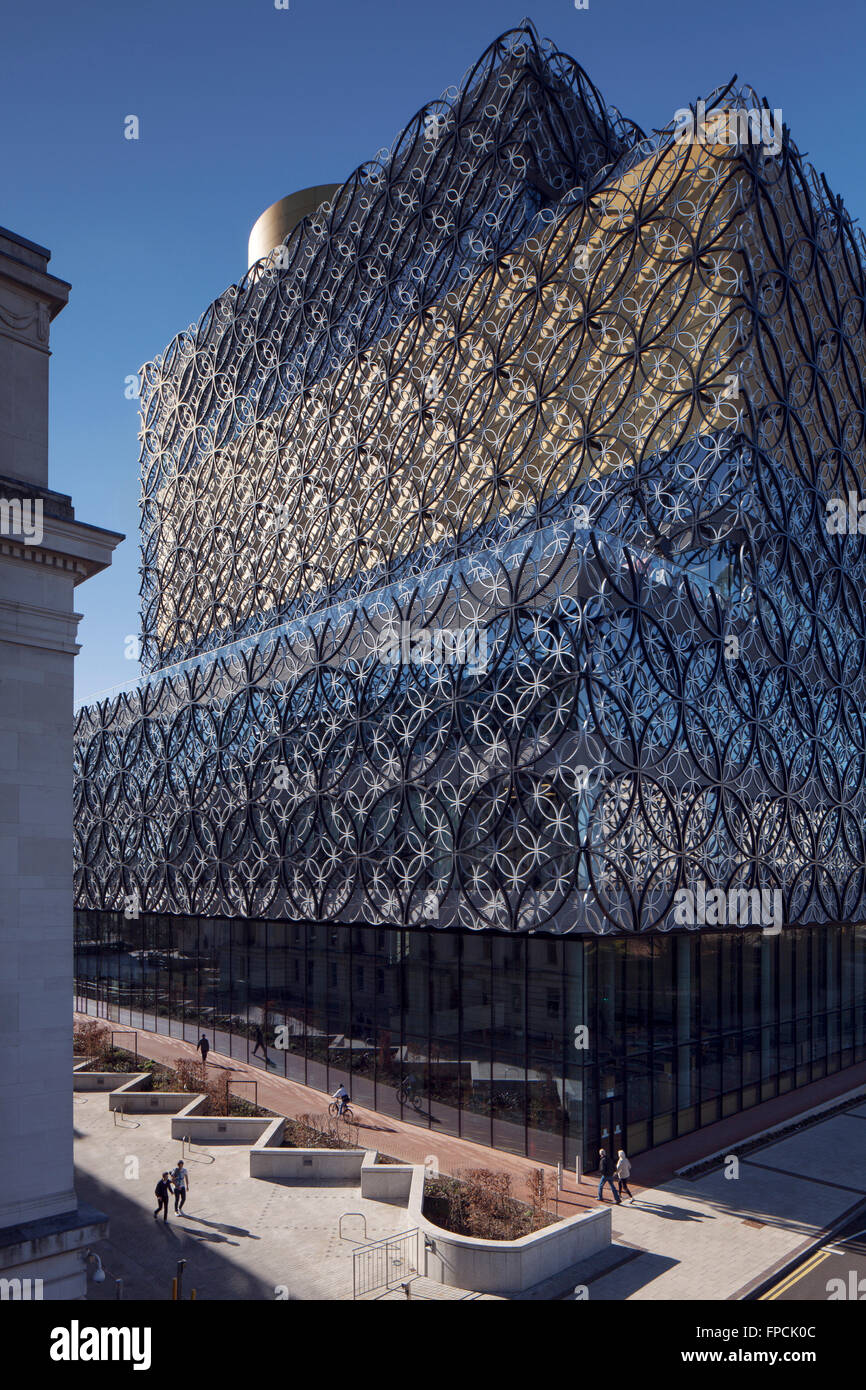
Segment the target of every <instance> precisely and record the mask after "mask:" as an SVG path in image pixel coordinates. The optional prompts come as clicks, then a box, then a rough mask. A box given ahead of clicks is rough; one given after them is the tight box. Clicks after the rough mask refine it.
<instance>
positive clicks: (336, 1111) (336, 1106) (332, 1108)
mask: <svg viewBox="0 0 866 1390" xmlns="http://www.w3.org/2000/svg"><path fill="white" fill-rule="evenodd" d="M328 1114H329V1115H330V1116H331V1117H332V1118H334V1119H335V1118H337V1117H338V1116H339V1115H340V1102H339V1101H338V1100H332V1101H331V1104H330V1105H329V1106H328ZM341 1118H342V1119H344V1120H351V1119H353V1118H354V1117H353V1114H352V1107H351V1105H349V1104H348V1103H347V1104H346V1105H344V1106H343V1114H342V1117H341Z"/></svg>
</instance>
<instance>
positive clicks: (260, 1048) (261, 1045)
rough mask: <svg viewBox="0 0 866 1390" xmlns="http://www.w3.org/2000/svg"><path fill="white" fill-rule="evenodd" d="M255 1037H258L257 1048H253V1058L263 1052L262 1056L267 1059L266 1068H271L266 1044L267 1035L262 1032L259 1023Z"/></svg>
mask: <svg viewBox="0 0 866 1390" xmlns="http://www.w3.org/2000/svg"><path fill="white" fill-rule="evenodd" d="M255 1035H256V1045H255V1047H254V1048H253V1056H254V1057H255V1055H256V1053H257V1052H261V1054H262V1056H263V1057H264V1059H265V1066H270V1064H271V1059H270V1057H269V1056H268V1045H267V1043H266V1042H265V1035H264V1033H263V1032H262V1028H261V1024H259V1023H257V1024H256V1026H255Z"/></svg>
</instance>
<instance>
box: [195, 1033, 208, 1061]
mask: <svg viewBox="0 0 866 1390" xmlns="http://www.w3.org/2000/svg"><path fill="white" fill-rule="evenodd" d="M196 1046H197V1051H199V1052H200V1053H201V1060H202V1063H203V1064H204V1065H207V1054H208V1053H209V1052H210V1043H209V1042H208V1040H207V1038H206V1037H205V1035H204V1033H202V1035H201V1037H200V1038H199V1040H198V1043H197V1045H196Z"/></svg>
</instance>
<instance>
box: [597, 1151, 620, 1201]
mask: <svg viewBox="0 0 866 1390" xmlns="http://www.w3.org/2000/svg"><path fill="white" fill-rule="evenodd" d="M598 1158H599V1164H598V1166H599V1171H600V1173H601V1177H600V1178H599V1180H598V1200H599V1201H600V1202H603V1201H604V1197H603V1195H602V1191H603V1188H604V1185H605V1183H606V1182H609V1183H610V1190H611V1192H612V1193H613V1197H614V1201H615V1202H616V1204H617V1206H620V1204H621V1198H620V1195H619V1193H618V1192H617V1190H616V1184H615V1183H614V1180H613V1175H614V1172H615V1169H614V1166H613V1159H612V1158H610V1157H609V1155H608V1153H607V1150H606V1149H599V1151H598Z"/></svg>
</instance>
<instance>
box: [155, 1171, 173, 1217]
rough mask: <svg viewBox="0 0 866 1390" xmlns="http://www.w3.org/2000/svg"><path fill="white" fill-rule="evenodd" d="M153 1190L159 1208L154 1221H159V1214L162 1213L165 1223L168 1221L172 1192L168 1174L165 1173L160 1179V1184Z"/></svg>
mask: <svg viewBox="0 0 866 1390" xmlns="http://www.w3.org/2000/svg"><path fill="white" fill-rule="evenodd" d="M153 1190H154V1193H155V1195H156V1200H157V1208H156V1211H155V1212H154V1213H153V1219H154V1221H158V1220H159V1213H160V1212H162V1219H163V1221H167V1220H168V1199H169V1197H170V1196H171V1191H172V1187H171V1182H170V1180H169V1176H168V1173H163V1175H162V1177H161V1178H160V1180H159V1182H158V1183H157V1184H156V1187H155V1188H154V1189H153Z"/></svg>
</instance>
